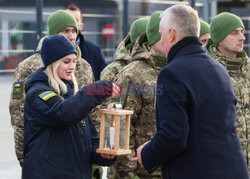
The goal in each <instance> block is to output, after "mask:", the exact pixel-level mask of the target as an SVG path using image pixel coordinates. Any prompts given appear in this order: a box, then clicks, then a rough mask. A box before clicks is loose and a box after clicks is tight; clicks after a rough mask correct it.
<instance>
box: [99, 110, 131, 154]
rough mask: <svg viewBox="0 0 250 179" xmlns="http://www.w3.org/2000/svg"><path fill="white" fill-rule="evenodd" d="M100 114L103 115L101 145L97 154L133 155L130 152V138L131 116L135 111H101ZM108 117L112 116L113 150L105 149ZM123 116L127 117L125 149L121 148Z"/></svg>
mask: <svg viewBox="0 0 250 179" xmlns="http://www.w3.org/2000/svg"><path fill="white" fill-rule="evenodd" d="M99 112H100V114H101V127H100V143H99V148H98V149H97V150H96V152H97V153H103V154H112V155H127V154H131V152H132V151H131V150H129V136H130V115H131V114H133V111H131V110H123V109H101V110H100V111H99ZM107 115H111V122H110V137H114V141H110V143H111V144H113V147H111V148H106V147H104V145H105V142H104V140H105V122H106V116H107ZM121 116H125V135H124V136H125V137H124V148H119V140H120V120H121ZM111 129H112V130H111ZM112 135H114V136H112Z"/></svg>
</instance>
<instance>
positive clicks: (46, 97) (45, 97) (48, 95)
mask: <svg viewBox="0 0 250 179" xmlns="http://www.w3.org/2000/svg"><path fill="white" fill-rule="evenodd" d="M56 95H57V94H56V93H54V92H53V91H45V92H42V93H41V94H39V97H40V98H41V99H42V100H43V101H48V100H49V99H50V98H52V97H54V96H56Z"/></svg>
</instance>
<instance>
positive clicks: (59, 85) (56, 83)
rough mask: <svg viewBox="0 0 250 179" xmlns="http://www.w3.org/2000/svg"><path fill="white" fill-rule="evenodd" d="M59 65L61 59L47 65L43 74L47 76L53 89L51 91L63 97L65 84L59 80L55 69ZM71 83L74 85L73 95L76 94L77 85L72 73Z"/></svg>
mask: <svg viewBox="0 0 250 179" xmlns="http://www.w3.org/2000/svg"><path fill="white" fill-rule="evenodd" d="M60 63H61V59H60V60H57V61H55V62H53V63H51V64H49V65H48V66H47V68H46V69H45V73H46V74H47V75H48V78H49V85H50V86H51V87H52V88H53V90H54V91H55V92H56V93H57V94H59V95H64V94H66V93H67V91H68V90H67V86H66V84H65V83H64V82H63V81H62V80H61V79H60V77H59V76H58V74H57V69H58V67H59V65H60ZM71 82H72V83H73V85H74V94H75V93H77V92H78V85H77V81H76V77H75V74H74V73H73V74H72V76H71Z"/></svg>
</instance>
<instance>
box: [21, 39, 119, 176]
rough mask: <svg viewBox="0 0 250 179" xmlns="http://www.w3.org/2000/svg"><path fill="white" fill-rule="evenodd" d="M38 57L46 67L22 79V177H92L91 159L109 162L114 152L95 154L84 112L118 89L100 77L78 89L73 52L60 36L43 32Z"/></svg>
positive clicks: (90, 126) (93, 134)
mask: <svg viewBox="0 0 250 179" xmlns="http://www.w3.org/2000/svg"><path fill="white" fill-rule="evenodd" d="M41 56H42V60H43V63H44V66H45V67H44V68H40V69H38V70H37V71H35V72H34V73H33V74H32V75H30V77H29V78H28V80H27V82H26V84H25V91H26V95H27V96H26V100H25V106H24V165H23V178H25V179H29V178H32V179H33V178H36V179H39V178H70V179H73V178H76V179H78V178H79V179H80V178H81V179H83V178H91V165H92V164H98V165H103V166H104V165H106V166H109V165H112V164H113V163H114V162H115V156H112V155H100V154H97V153H96V148H97V147H98V144H99V138H98V137H97V133H96V130H95V127H94V125H93V123H92V120H91V119H90V118H89V116H88V114H89V112H90V111H91V109H92V108H94V107H95V106H96V105H99V104H101V103H102V102H103V101H104V100H105V98H106V97H109V96H114V95H116V94H118V93H119V90H120V89H119V87H118V86H117V85H115V84H112V83H110V82H107V81H98V82H95V83H92V84H90V85H88V86H86V87H83V88H82V89H80V90H78V87H77V82H76V79H75V76H74V73H73V72H74V70H75V60H76V56H77V52H76V50H75V48H74V46H73V45H72V43H71V42H70V41H69V40H68V39H66V38H65V37H64V36H62V35H53V36H49V37H46V38H45V39H44V41H43V44H42V49H41ZM100 89H101V90H100Z"/></svg>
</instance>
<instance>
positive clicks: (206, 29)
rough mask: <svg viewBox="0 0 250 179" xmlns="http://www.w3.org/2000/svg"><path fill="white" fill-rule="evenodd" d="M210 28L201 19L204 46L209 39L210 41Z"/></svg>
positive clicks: (201, 36)
mask: <svg viewBox="0 0 250 179" xmlns="http://www.w3.org/2000/svg"><path fill="white" fill-rule="evenodd" d="M209 29H210V26H209V24H208V23H206V22H205V21H203V20H201V19H200V36H199V38H200V40H201V43H202V45H205V44H206V42H207V39H210V33H209Z"/></svg>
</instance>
